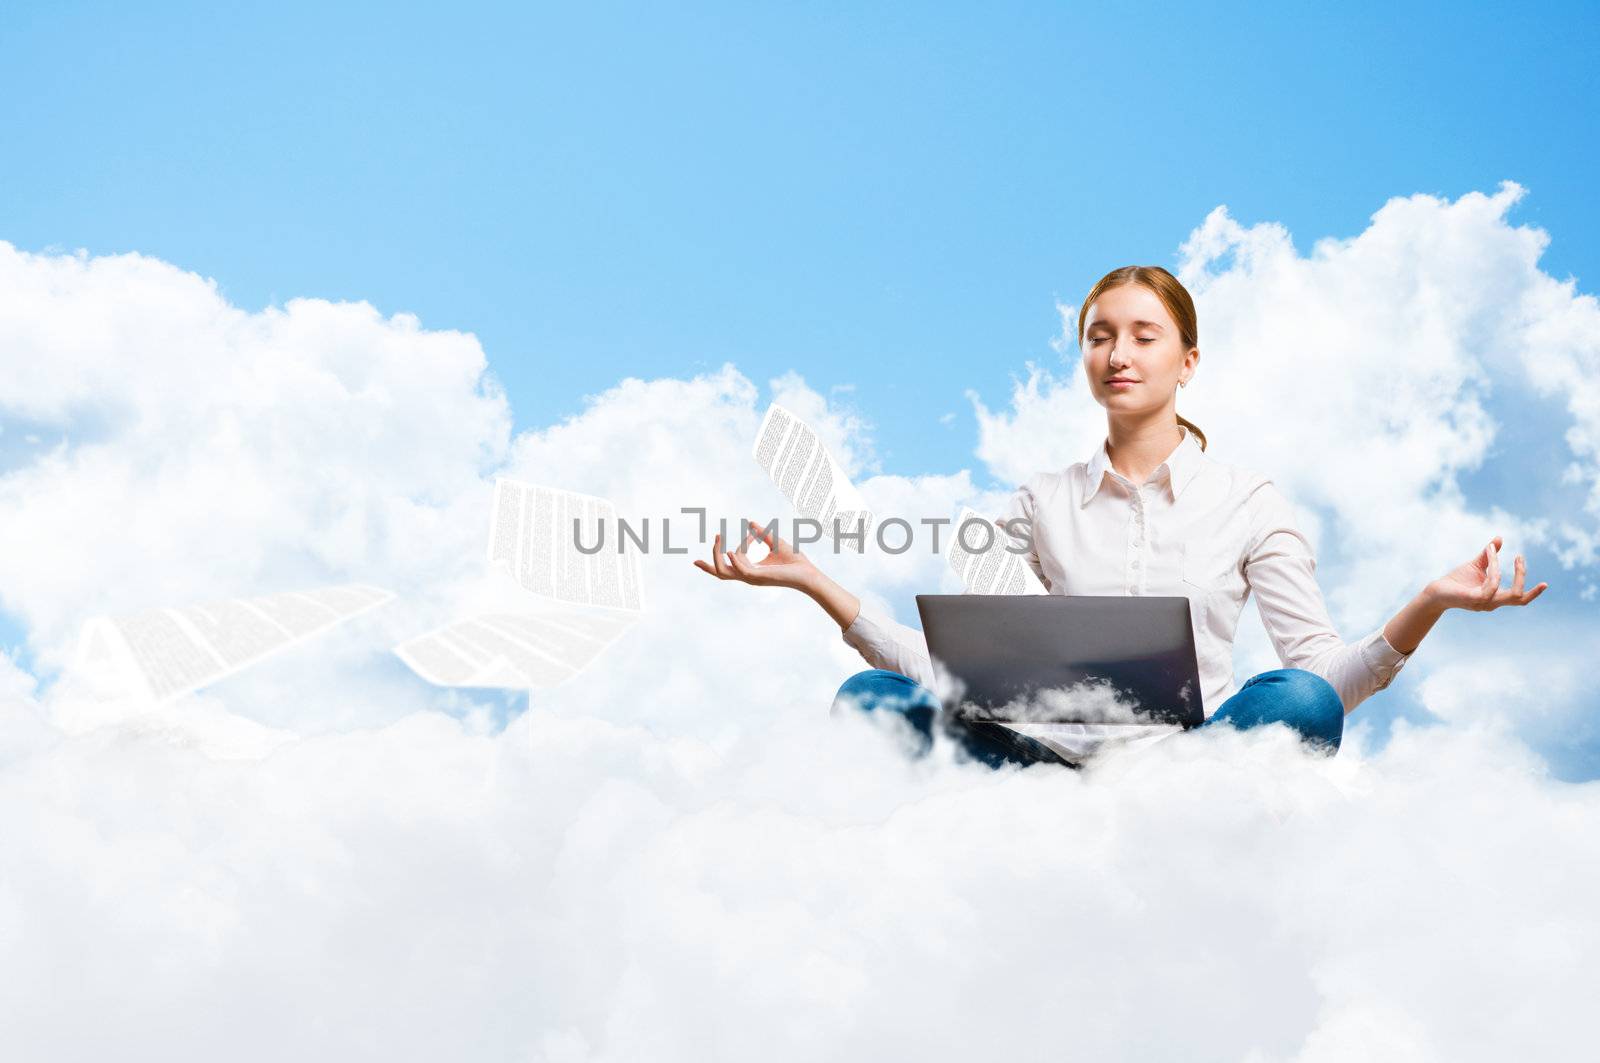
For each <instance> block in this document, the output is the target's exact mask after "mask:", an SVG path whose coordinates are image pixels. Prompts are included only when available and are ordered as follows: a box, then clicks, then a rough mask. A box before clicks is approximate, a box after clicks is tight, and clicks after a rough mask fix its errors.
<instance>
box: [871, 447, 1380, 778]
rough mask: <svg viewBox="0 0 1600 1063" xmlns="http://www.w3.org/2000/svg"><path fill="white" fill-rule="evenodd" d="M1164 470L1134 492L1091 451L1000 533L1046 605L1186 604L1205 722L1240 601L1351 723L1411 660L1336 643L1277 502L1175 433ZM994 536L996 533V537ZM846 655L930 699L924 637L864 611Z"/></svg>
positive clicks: (1033, 729)
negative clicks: (1152, 598) (1012, 543)
mask: <svg viewBox="0 0 1600 1063" xmlns="http://www.w3.org/2000/svg"><path fill="white" fill-rule="evenodd" d="M1178 427H1179V430H1180V431H1181V432H1182V433H1183V439H1182V440H1181V441H1180V442H1179V444H1178V446H1177V447H1176V448H1175V449H1174V450H1173V452H1172V453H1171V454H1170V455H1168V456H1167V459H1166V460H1165V461H1164V462H1162V463H1161V465H1160V466H1158V467H1157V468H1156V470H1155V471H1154V472H1153V473H1151V474H1150V478H1149V480H1147V481H1146V482H1145V483H1144V484H1142V485H1138V486H1135V485H1134V484H1133V483H1132V481H1130V480H1128V479H1127V478H1126V477H1124V476H1122V475H1121V474H1120V473H1118V472H1117V471H1116V470H1115V469H1113V468H1112V467H1111V458H1110V455H1109V454H1108V453H1107V450H1106V445H1107V443H1108V442H1109V440H1103V441H1102V442H1101V444H1100V446H1099V447H1098V448H1097V449H1096V450H1095V452H1094V454H1093V455H1092V456H1091V457H1090V458H1089V460H1088V461H1082V462H1077V463H1076V464H1073V465H1070V466H1068V467H1067V468H1065V469H1062V470H1060V471H1057V472H1042V473H1038V474H1036V475H1035V476H1034V477H1033V479H1031V480H1030V481H1029V482H1028V483H1027V484H1025V485H1023V486H1022V487H1020V488H1018V489H1017V491H1016V493H1015V494H1014V495H1013V496H1012V498H1011V503H1010V505H1009V506H1008V507H1007V509H1006V512H1005V513H1004V514H1003V515H1002V517H1001V519H1003V520H1004V519H1009V518H1011V517H1018V516H1020V517H1026V518H1028V519H1029V520H1031V522H1032V531H1033V546H1032V549H1031V550H1030V551H1029V552H1028V554H1027V555H1025V559H1026V560H1027V562H1028V564H1029V566H1030V567H1032V569H1033V571H1034V573H1035V574H1036V575H1037V576H1038V577H1039V579H1040V581H1041V582H1042V583H1043V584H1044V586H1045V588H1046V589H1047V590H1048V591H1049V592H1050V593H1051V594H1157V595H1178V594H1181V595H1183V596H1185V597H1187V598H1188V599H1189V613H1190V617H1191V619H1192V620H1193V623H1194V632H1195V654H1196V657H1197V658H1198V663H1199V666H1200V685H1201V699H1202V701H1203V703H1204V710H1205V715H1206V716H1207V717H1208V718H1209V717H1210V716H1211V715H1212V714H1214V713H1215V712H1216V711H1217V709H1218V708H1219V707H1221V705H1222V703H1223V702H1224V701H1226V700H1228V698H1229V697H1230V696H1232V695H1233V693H1234V691H1235V687H1234V682H1233V638H1234V632H1235V630H1236V629H1237V627H1238V622H1239V613H1240V612H1241V611H1242V610H1243V608H1244V603H1245V600H1246V599H1248V598H1249V597H1250V592H1251V591H1252V590H1254V591H1255V593H1256V600H1257V608H1258V610H1259V611H1260V614H1261V620H1262V623H1263V625H1264V626H1265V627H1266V630H1267V634H1268V635H1269V636H1270V637H1271V639H1272V643H1273V646H1274V647H1275V648H1276V649H1277V651H1278V657H1279V659H1280V660H1281V661H1282V662H1283V666H1284V667H1285V668H1304V669H1306V670H1307V671H1310V672H1315V673H1316V674H1317V675H1320V676H1322V677H1323V678H1324V679H1327V680H1328V682H1330V683H1331V684H1333V687H1334V689H1335V690H1337V691H1338V692H1339V697H1340V698H1341V699H1342V700H1343V702H1344V709H1345V712H1347V713H1348V712H1349V711H1350V710H1352V709H1354V708H1355V707H1356V706H1357V705H1359V704H1360V703H1361V702H1362V701H1364V700H1366V698H1368V697H1369V696H1371V695H1372V694H1373V693H1374V692H1376V691H1379V690H1382V689H1383V688H1384V687H1386V686H1388V685H1389V683H1390V682H1391V681H1392V680H1393V679H1394V677H1395V675H1396V673H1398V672H1399V671H1400V668H1401V667H1402V666H1403V665H1404V664H1405V662H1406V661H1407V660H1408V659H1409V658H1410V655H1409V654H1403V653H1400V652H1399V651H1397V650H1396V649H1395V648H1394V647H1393V646H1391V645H1390V644H1389V642H1388V640H1387V639H1385V638H1384V637H1383V630H1382V628H1381V627H1380V628H1379V629H1378V630H1377V631H1374V632H1372V633H1371V634H1369V635H1367V636H1366V637H1365V638H1363V639H1362V640H1361V641H1359V642H1355V643H1347V642H1345V641H1344V640H1343V639H1341V638H1340V637H1339V634H1338V632H1336V631H1335V630H1334V628H1333V622H1332V620H1331V619H1330V618H1329V616H1328V608H1327V605H1326V604H1325V603H1324V601H1323V598H1322V591H1321V588H1319V587H1318V585H1317V580H1316V576H1315V575H1314V573H1315V571H1316V566H1317V562H1316V557H1315V555H1314V553H1313V551H1312V549H1311V544H1310V542H1309V541H1307V539H1306V537H1305V536H1304V535H1302V534H1301V533H1300V531H1299V529H1298V528H1297V527H1296V526H1295V522H1294V513H1293V510H1292V508H1291V507H1290V505H1289V502H1288V500H1287V499H1286V498H1285V497H1284V496H1283V494H1282V492H1280V491H1279V490H1278V488H1277V486H1276V485H1275V484H1273V483H1272V481H1271V480H1269V479H1267V478H1266V477H1265V476H1262V475H1261V474H1259V473H1255V472H1250V471H1248V470H1245V469H1241V468H1239V467H1238V466H1235V465H1230V464H1227V463H1224V462H1219V461H1214V460H1212V459H1211V458H1209V457H1207V456H1206V454H1205V452H1204V451H1202V450H1201V449H1200V445H1199V443H1197V442H1196V441H1195V440H1194V438H1193V437H1192V435H1191V434H1190V433H1189V431H1188V429H1187V428H1184V427H1183V426H1182V425H1179V426H1178ZM996 530H997V531H998V530H999V529H996ZM843 637H844V641H845V642H846V643H848V644H849V645H850V646H852V647H854V648H855V649H856V650H857V651H858V652H859V653H860V654H861V656H862V658H863V659H865V660H866V661H867V663H868V664H870V665H872V666H873V667H875V668H887V669H890V670H892V671H896V672H900V673H901V674H903V675H906V676H909V677H911V678H912V679H915V680H916V681H918V682H919V683H923V684H924V685H926V686H929V687H933V686H934V681H933V677H934V673H933V668H932V666H931V664H930V662H929V660H928V647H927V642H926V641H925V640H924V639H923V636H922V632H920V631H918V630H916V629H915V628H910V627H906V626H905V625H904V624H899V623H896V622H895V621H893V620H891V619H889V618H888V617H887V616H886V615H884V614H883V613H882V612H881V611H879V610H877V609H876V608H873V607H871V606H869V605H867V604H866V603H863V604H862V607H861V615H860V616H858V617H856V619H855V621H854V622H853V623H852V624H851V625H850V626H849V627H847V628H845V629H844V631H843ZM1013 729H1014V730H1019V731H1026V732H1027V733H1029V734H1033V735H1035V736H1036V737H1040V738H1044V737H1045V736H1046V735H1047V734H1053V736H1054V737H1055V738H1057V739H1061V738H1063V737H1065V736H1064V735H1063V734H1062V733H1061V732H1063V730H1065V731H1067V732H1070V733H1071V736H1075V737H1072V738H1071V740H1069V741H1066V742H1065V746H1066V748H1062V746H1061V745H1060V744H1058V743H1057V742H1054V741H1052V742H1050V744H1051V745H1053V746H1056V747H1057V748H1058V749H1059V750H1060V751H1061V752H1063V753H1067V754H1068V755H1074V756H1075V755H1080V754H1086V753H1087V752H1088V751H1089V750H1091V749H1092V748H1094V747H1096V746H1098V745H1099V744H1101V742H1103V741H1104V740H1106V739H1107V738H1109V737H1111V736H1112V735H1113V734H1115V735H1117V736H1121V737H1139V736H1140V734H1153V733H1154V732H1155V731H1157V730H1161V731H1163V732H1166V731H1170V728H1155V727H1149V728H1145V727H1140V726H1132V727H1130V725H1117V726H1115V727H1111V726H1108V725H1099V726H1091V725H1081V724H1080V725H1070V726H1065V727H1064V725H1059V724H1028V725H1017V726H1016V727H1014V728H1013Z"/></svg>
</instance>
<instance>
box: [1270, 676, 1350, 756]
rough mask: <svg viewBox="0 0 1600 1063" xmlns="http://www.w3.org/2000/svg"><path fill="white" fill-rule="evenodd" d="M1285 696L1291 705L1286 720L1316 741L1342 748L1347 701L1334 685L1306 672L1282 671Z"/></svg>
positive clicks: (1335, 748)
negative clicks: (1288, 718) (1340, 695)
mask: <svg viewBox="0 0 1600 1063" xmlns="http://www.w3.org/2000/svg"><path fill="white" fill-rule="evenodd" d="M1281 675H1282V677H1283V678H1282V680H1281V683H1282V685H1283V688H1284V690H1283V694H1284V697H1285V698H1286V700H1287V701H1288V702H1289V705H1288V706H1287V709H1288V711H1287V712H1286V713H1285V715H1286V716H1288V717H1290V718H1291V719H1292V720H1293V721H1294V725H1295V728H1296V729H1297V730H1298V731H1300V733H1301V734H1303V735H1305V736H1306V737H1307V738H1310V739H1312V740H1313V741H1315V742H1317V743H1320V744H1323V745H1327V746H1330V747H1331V748H1332V749H1334V750H1337V749H1338V748H1339V741H1340V739H1341V738H1342V737H1343V735H1344V700H1343V699H1342V698H1340V697H1339V692H1338V691H1337V690H1335V689H1334V687H1333V684H1332V683H1330V682H1328V681H1327V680H1326V679H1324V678H1323V677H1322V676H1320V675H1317V674H1316V673H1315V672H1309V671H1307V670H1306V669H1304V668H1285V669H1282V670H1281Z"/></svg>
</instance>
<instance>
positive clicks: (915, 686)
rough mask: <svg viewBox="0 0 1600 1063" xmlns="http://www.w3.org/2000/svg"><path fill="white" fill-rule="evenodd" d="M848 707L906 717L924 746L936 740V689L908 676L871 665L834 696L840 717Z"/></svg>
mask: <svg viewBox="0 0 1600 1063" xmlns="http://www.w3.org/2000/svg"><path fill="white" fill-rule="evenodd" d="M847 709H858V710H861V711H866V712H874V711H876V712H892V713H895V714H897V715H899V716H902V717H904V718H905V719H906V720H907V721H908V722H909V723H910V724H911V726H912V728H913V729H914V730H915V732H916V733H917V735H918V736H919V743H920V745H921V746H923V747H924V748H925V747H926V746H928V745H930V744H931V743H932V741H933V722H934V717H935V716H937V715H938V713H939V698H938V696H937V695H936V694H934V692H933V691H931V690H929V689H928V688H927V687H925V686H923V685H922V684H921V683H918V682H917V681H916V680H914V679H912V678H910V677H909V676H904V675H901V674H900V673H899V672H891V671H889V670H888V669H886V668H869V669H867V670H866V671H864V672H857V673H856V674H855V675H853V676H851V677H850V678H849V679H846V680H845V681H844V683H843V685H841V686H840V687H839V692H838V693H837V694H835V695H834V696H833V706H832V709H831V710H830V711H831V712H832V713H833V715H835V716H837V715H839V714H841V713H843V712H844V711H845V710H847Z"/></svg>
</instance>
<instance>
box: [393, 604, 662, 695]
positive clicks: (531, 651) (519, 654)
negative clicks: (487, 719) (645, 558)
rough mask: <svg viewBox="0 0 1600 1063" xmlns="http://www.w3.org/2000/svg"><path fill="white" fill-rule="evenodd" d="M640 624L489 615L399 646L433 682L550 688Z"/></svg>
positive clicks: (621, 619) (613, 618)
mask: <svg viewBox="0 0 1600 1063" xmlns="http://www.w3.org/2000/svg"><path fill="white" fill-rule="evenodd" d="M637 619H638V617H637V615H629V614H627V613H578V612H576V611H574V612H571V613H560V614H519V613H486V614H483V615H480V616H475V617H472V618H470V619H466V620H457V621H454V622H453V623H449V624H446V625H444V626H443V627H440V628H436V629H435V630H433V631H430V632H428V633H427V634H425V635H419V636H417V637H416V638H414V639H411V640H410V641H408V642H403V643H401V644H400V645H399V646H396V647H395V651H394V652H395V653H396V654H398V655H399V657H400V659H401V660H402V661H404V662H405V663H406V664H407V665H408V666H409V667H410V668H411V670H412V671H414V672H416V673H417V674H418V675H419V676H421V677H422V678H424V679H426V680H427V681H428V682H430V683H435V684H438V685H439V686H456V687H534V688H539V687H549V686H554V685H555V684H556V683H559V682H561V681H562V680H564V679H570V678H571V677H572V676H574V675H576V674H577V673H578V672H580V671H581V670H582V669H583V668H584V667H586V666H587V665H588V664H589V663H590V662H591V661H593V660H594V659H595V657H597V656H598V655H599V653H600V651H601V650H603V649H605V648H606V646H608V645H609V644H611V643H612V642H614V641H616V639H617V638H618V637H619V636H620V635H621V634H622V633H623V632H624V631H626V630H627V629H628V627H629V626H630V625H632V624H633V623H634V622H635V621H636V620H637Z"/></svg>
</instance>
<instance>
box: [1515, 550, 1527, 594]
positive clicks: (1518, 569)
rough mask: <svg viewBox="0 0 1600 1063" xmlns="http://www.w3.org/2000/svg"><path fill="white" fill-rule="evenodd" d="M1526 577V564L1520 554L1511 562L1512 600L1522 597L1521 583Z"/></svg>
mask: <svg viewBox="0 0 1600 1063" xmlns="http://www.w3.org/2000/svg"><path fill="white" fill-rule="evenodd" d="M1527 575H1528V563H1527V562H1526V561H1524V560H1523V559H1522V555H1521V554H1518V555H1517V556H1516V557H1515V558H1513V559H1512V561H1511V596H1512V597H1513V598H1521V597H1522V581H1523V580H1524V579H1526V578H1527Z"/></svg>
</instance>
